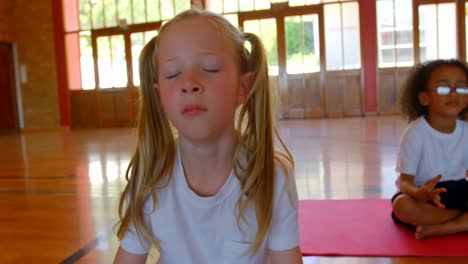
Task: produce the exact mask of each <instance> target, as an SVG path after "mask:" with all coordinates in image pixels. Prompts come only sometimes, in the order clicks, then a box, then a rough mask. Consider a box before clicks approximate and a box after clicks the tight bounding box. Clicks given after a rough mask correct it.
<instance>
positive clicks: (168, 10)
mask: <svg viewBox="0 0 468 264" xmlns="http://www.w3.org/2000/svg"><path fill="white" fill-rule="evenodd" d="M160 1H161V15H162V19H163V20H169V19H171V18H172V17H174V5H173V2H172V0H160Z"/></svg>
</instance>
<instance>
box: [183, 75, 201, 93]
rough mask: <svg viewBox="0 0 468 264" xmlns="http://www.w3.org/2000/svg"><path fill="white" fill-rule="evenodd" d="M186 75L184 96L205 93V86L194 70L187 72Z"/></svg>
mask: <svg viewBox="0 0 468 264" xmlns="http://www.w3.org/2000/svg"><path fill="white" fill-rule="evenodd" d="M184 75H185V76H184V80H183V84H182V91H181V92H182V94H199V93H202V92H203V86H202V84H201V82H200V81H199V79H198V76H197V74H196V72H194V70H190V71H187V72H186V73H185V74H184Z"/></svg>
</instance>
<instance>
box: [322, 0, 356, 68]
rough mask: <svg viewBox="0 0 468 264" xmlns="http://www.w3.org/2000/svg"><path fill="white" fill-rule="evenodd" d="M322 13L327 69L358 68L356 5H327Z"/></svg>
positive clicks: (351, 3) (354, 3)
mask: <svg viewBox="0 0 468 264" xmlns="http://www.w3.org/2000/svg"><path fill="white" fill-rule="evenodd" d="M324 12H325V43H326V45H325V47H326V54H327V56H326V57H327V69H328V70H346V69H358V68H360V67H361V49H360V45H361V44H360V40H359V6H358V3H357V2H349V3H341V4H327V5H325V6H324Z"/></svg>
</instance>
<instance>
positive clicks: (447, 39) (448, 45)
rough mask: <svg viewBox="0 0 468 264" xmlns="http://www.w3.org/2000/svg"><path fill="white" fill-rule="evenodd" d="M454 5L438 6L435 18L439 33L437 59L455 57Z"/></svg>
mask: <svg viewBox="0 0 468 264" xmlns="http://www.w3.org/2000/svg"><path fill="white" fill-rule="evenodd" d="M455 19H456V12H455V3H447V4H439V14H438V17H437V23H438V27H439V28H438V32H439V58H440V59H451V58H456V57H457V51H456V49H457V45H456V43H457V37H456V28H457V26H456V20H455Z"/></svg>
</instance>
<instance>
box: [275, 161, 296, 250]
mask: <svg viewBox="0 0 468 264" xmlns="http://www.w3.org/2000/svg"><path fill="white" fill-rule="evenodd" d="M288 173H289V176H287V177H286V176H285V175H284V171H283V169H282V167H281V166H278V167H277V170H276V174H277V175H276V187H275V204H274V206H275V207H274V212H273V219H272V223H271V228H270V234H269V237H268V245H269V249H270V250H288V249H292V248H295V247H297V246H298V245H299V243H300V238H299V219H298V197H297V189H296V180H295V178H294V173H293V172H292V169H289V171H288Z"/></svg>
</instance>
